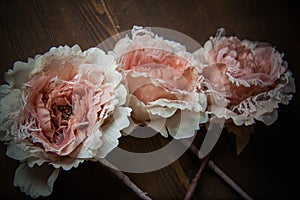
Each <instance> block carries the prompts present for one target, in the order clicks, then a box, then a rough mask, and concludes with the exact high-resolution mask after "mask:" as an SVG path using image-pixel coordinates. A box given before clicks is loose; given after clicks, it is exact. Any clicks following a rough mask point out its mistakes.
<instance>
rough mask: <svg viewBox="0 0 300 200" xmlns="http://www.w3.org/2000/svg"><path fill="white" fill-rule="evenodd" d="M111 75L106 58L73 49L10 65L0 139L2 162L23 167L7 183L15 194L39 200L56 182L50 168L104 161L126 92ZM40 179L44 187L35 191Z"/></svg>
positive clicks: (123, 120) (124, 111) (122, 118)
mask: <svg viewBox="0 0 300 200" xmlns="http://www.w3.org/2000/svg"><path fill="white" fill-rule="evenodd" d="M115 69H116V64H115V62H114V60H113V57H112V56H109V55H106V54H105V53H104V52H103V51H102V50H100V49H97V48H91V49H88V50H87V51H84V52H82V51H81V50H80V48H79V47H78V46H77V45H75V46H73V47H71V48H70V47H68V46H64V47H62V46H60V47H58V48H51V49H50V51H49V52H47V53H45V54H44V55H38V56H36V57H35V58H34V59H31V58H30V59H29V60H28V63H23V62H16V63H15V65H14V69H13V70H9V71H8V72H7V73H6V74H5V80H6V81H7V82H8V85H2V86H1V88H0V89H1V90H0V91H1V95H2V96H1V100H0V112H1V117H0V128H1V130H3V131H6V132H5V134H3V135H1V139H2V140H5V141H6V142H7V143H8V147H7V155H8V156H9V157H11V158H14V159H16V160H20V161H23V162H27V164H22V165H21V166H20V167H19V168H18V169H17V171H16V176H15V181H14V184H15V185H16V186H19V187H21V190H22V191H23V192H26V193H27V194H29V195H31V196H32V197H38V196H40V195H43V196H47V195H49V194H50V193H51V191H52V187H53V183H54V180H55V179H56V177H57V175H58V171H57V170H54V168H56V169H59V168H63V169H64V170H69V169H71V168H72V167H77V166H78V164H79V163H82V162H83V161H85V160H97V159H101V158H104V157H105V156H106V154H108V153H109V152H110V151H111V150H112V149H113V148H115V147H116V146H117V145H118V138H119V137H120V136H121V134H120V130H122V129H123V128H125V127H127V126H128V125H129V120H128V118H127V117H128V116H129V114H130V109H129V108H127V107H124V106H123V104H124V103H125V100H126V94H127V91H126V88H125V87H124V85H123V84H121V83H120V82H121V79H122V76H121V74H120V73H119V72H117V71H116V70H115ZM43 163H48V164H50V165H52V166H53V167H54V168H51V167H48V166H45V165H43V166H41V165H42V164H43ZM35 164H36V165H37V166H41V167H40V168H44V169H45V172H44V174H45V176H43V175H42V174H43V173H40V172H39V171H41V169H38V167H36V166H35ZM53 170H54V171H53ZM28 173H29V174H31V175H32V176H33V177H32V178H30V179H29V178H28V177H27V176H28ZM26 174H27V175H26ZM35 174H36V175H37V174H39V175H37V176H36V177H34V175H35ZM42 178H43V179H44V180H48V181H47V183H44V184H41V183H42V182H41V179H42ZM47 184H48V185H47Z"/></svg>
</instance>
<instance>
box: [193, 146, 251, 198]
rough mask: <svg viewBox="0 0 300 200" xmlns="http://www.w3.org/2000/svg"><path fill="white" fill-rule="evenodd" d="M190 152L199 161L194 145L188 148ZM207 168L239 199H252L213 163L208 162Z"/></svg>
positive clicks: (197, 151)
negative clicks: (235, 193)
mask: <svg viewBox="0 0 300 200" xmlns="http://www.w3.org/2000/svg"><path fill="white" fill-rule="evenodd" d="M190 150H191V151H192V152H193V153H194V154H195V155H196V156H197V157H198V158H199V159H200V160H202V159H201V158H200V157H199V150H198V149H197V147H196V146H195V145H193V144H192V145H191V146H190ZM208 167H209V168H210V169H211V170H213V171H214V172H215V173H216V174H217V175H218V176H219V177H220V178H221V179H223V181H225V182H226V183H227V184H228V185H229V186H230V187H231V188H232V189H233V190H234V191H236V192H237V193H238V194H239V195H240V196H241V197H243V198H244V199H246V200H252V198H251V197H250V196H249V195H248V194H247V193H246V192H245V191H244V190H243V189H242V188H241V187H240V186H239V185H238V184H236V183H235V182H234V181H233V180H232V179H231V178H230V177H229V176H228V175H227V174H226V173H225V172H224V171H223V170H221V169H220V168H219V167H218V166H217V165H216V164H215V163H214V162H213V161H211V160H209V161H208Z"/></svg>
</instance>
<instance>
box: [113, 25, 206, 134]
mask: <svg viewBox="0 0 300 200" xmlns="http://www.w3.org/2000/svg"><path fill="white" fill-rule="evenodd" d="M131 33H132V38H130V37H129V36H128V35H127V36H126V37H124V38H122V39H120V40H119V41H118V42H117V44H116V45H115V48H114V50H113V51H112V52H111V54H112V55H114V57H115V59H116V60H117V62H118V64H119V68H118V69H119V70H120V71H121V72H122V73H123V74H124V82H125V83H126V85H127V87H128V91H129V98H128V102H129V106H130V107H131V108H132V109H133V112H132V118H133V122H134V124H146V125H148V126H151V127H153V128H154V129H157V127H159V129H158V130H159V131H160V133H161V134H162V135H163V136H165V137H167V136H168V133H169V134H170V135H172V136H173V137H174V138H187V137H191V136H193V135H194V134H195V131H197V130H198V129H199V124H201V123H204V122H206V121H207V114H206V113H205V109H206V96H205V95H204V93H202V92H199V88H198V86H199V85H200V84H199V82H201V76H200V72H199V71H198V69H197V68H196V67H195V66H196V63H195V60H194V59H193V56H192V54H191V53H188V52H187V51H186V49H185V47H184V46H183V45H181V44H179V43H176V42H174V41H169V40H166V39H164V38H162V37H160V36H158V35H155V34H154V33H153V32H151V31H150V30H147V29H144V28H143V27H138V26H134V27H133V29H132V32H131ZM179 127H180V128H179ZM179 129H180V130H179ZM183 130H184V131H183Z"/></svg>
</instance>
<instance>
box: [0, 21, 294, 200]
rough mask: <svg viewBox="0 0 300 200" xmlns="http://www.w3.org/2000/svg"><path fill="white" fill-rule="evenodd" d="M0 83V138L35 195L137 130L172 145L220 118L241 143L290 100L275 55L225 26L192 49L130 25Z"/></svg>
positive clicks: (288, 76) (58, 51)
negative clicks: (107, 42) (109, 42)
mask: <svg viewBox="0 0 300 200" xmlns="http://www.w3.org/2000/svg"><path fill="white" fill-rule="evenodd" d="M4 77H5V81H6V84H4V85H1V86H0V129H1V132H0V139H1V141H4V142H5V143H6V144H7V152H6V154H7V156H9V157H11V158H13V159H15V160H19V161H20V162H21V164H20V166H19V167H18V168H17V170H16V172H15V178H14V185H15V186H17V187H20V189H21V191H22V192H25V193H26V194H27V195H30V196H31V197H33V198H37V197H39V196H48V195H50V194H51V192H52V190H53V186H54V182H55V180H56V179H57V177H58V174H59V171H60V170H61V169H62V170H70V169H72V168H73V167H75V168H76V167H77V166H78V165H79V164H80V163H83V162H84V161H100V162H102V163H103V162H105V160H103V159H105V158H106V156H107V155H108V154H109V153H110V152H112V151H113V150H114V149H115V148H116V147H117V146H118V139H119V138H120V137H121V136H122V135H124V136H125V135H129V134H130V133H131V132H132V130H133V129H134V128H135V127H137V126H149V127H151V128H152V129H154V130H158V131H159V133H160V134H161V135H162V136H163V137H168V136H169V135H170V136H171V137H172V138H174V139H176V140H177V139H182V138H191V137H193V136H195V135H196V134H197V131H198V130H199V129H200V127H201V125H202V124H203V125H205V124H206V123H208V121H209V120H210V119H213V118H217V119H223V120H225V127H226V128H227V129H228V130H229V131H232V132H234V133H235V134H236V135H237V137H238V138H240V137H249V133H250V132H246V133H242V132H241V130H240V128H241V127H251V125H253V124H254V123H255V121H262V122H263V123H265V124H266V125H271V124H272V123H273V122H275V121H276V119H277V115H278V114H277V109H278V106H279V104H285V105H287V104H288V103H289V101H290V100H291V99H292V96H293V93H295V83H294V78H293V74H292V72H291V71H290V70H288V67H287V62H286V61H284V60H283V55H282V54H281V53H279V52H278V51H277V50H276V49H275V48H274V47H272V46H271V45H270V44H266V43H261V42H253V41H248V40H239V39H238V38H237V37H233V36H231V37H227V36H225V34H224V31H223V29H220V32H219V33H218V34H217V35H216V36H215V37H211V38H210V39H209V40H208V41H207V42H206V43H205V44H204V46H203V47H201V48H199V49H198V50H196V51H195V52H189V51H187V50H186V48H185V46H184V45H182V44H180V43H178V42H175V41H171V40H167V39H165V38H163V37H161V36H159V35H156V34H155V33H153V32H152V31H151V30H149V29H147V28H143V27H138V26H134V27H133V29H132V36H131V37H129V36H128V35H126V36H125V37H123V38H121V39H120V40H119V41H118V42H117V43H116V44H115V46H114V49H113V50H112V51H110V52H104V51H103V50H101V49H100V48H97V47H95V48H90V49H88V50H86V51H82V50H81V49H80V47H79V46H78V45H75V46H73V47H69V46H59V47H53V48H51V49H50V51H49V52H46V53H45V54H43V55H37V56H35V58H29V59H28V61H27V62H20V61H17V62H15V64H14V67H13V69H12V70H9V71H8V72H7V73H5V76H4ZM183 130H184V131H183ZM237 141H239V140H237ZM243 141H244V143H242V144H241V143H238V142H237V148H238V149H237V150H238V153H239V152H241V151H242V149H243V148H244V147H245V145H246V144H247V142H248V140H246V142H245V140H243ZM106 164H107V165H109V163H106Z"/></svg>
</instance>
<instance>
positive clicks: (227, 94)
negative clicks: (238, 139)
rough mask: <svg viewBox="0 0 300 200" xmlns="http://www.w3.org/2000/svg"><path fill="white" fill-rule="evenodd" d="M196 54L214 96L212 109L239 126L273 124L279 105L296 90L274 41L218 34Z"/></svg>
mask: <svg viewBox="0 0 300 200" xmlns="http://www.w3.org/2000/svg"><path fill="white" fill-rule="evenodd" d="M194 56H195V57H196V59H197V60H198V62H199V63H201V65H200V68H201V69H202V70H203V72H202V74H203V76H204V78H205V80H204V85H205V87H207V95H208V96H209V97H212V98H209V99H210V106H209V107H210V108H209V109H210V111H211V112H213V113H214V114H215V115H216V116H217V117H219V118H226V119H232V120H233V122H234V124H236V125H246V126H248V125H251V124H253V123H255V120H259V121H262V122H264V123H265V124H267V125H270V124H272V123H273V122H274V121H275V120H276V119H277V108H278V104H280V103H282V104H288V103H289V101H290V100H291V98H292V93H294V92H295V83H294V78H293V77H292V73H291V71H289V70H288V68H287V62H285V61H284V60H283V55H282V54H280V53H279V52H278V51H277V50H276V49H275V48H274V47H272V46H271V45H270V44H267V43H261V42H252V41H248V40H242V41H241V40H239V39H238V38H237V37H226V36H223V35H218V36H216V37H211V38H210V39H209V40H208V41H207V42H206V43H205V45H204V47H203V48H201V49H199V50H198V51H196V52H195V53H194ZM224 105H225V106H224Z"/></svg>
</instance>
